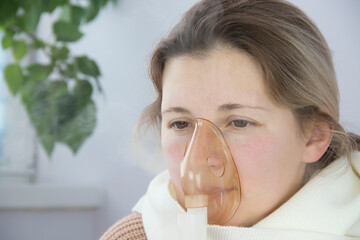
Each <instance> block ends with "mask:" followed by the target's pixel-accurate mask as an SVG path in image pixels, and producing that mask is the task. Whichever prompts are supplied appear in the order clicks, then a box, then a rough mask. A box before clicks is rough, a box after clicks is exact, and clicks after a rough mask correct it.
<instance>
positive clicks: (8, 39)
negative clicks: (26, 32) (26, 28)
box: [1, 34, 13, 49]
mask: <svg viewBox="0 0 360 240" xmlns="http://www.w3.org/2000/svg"><path fill="white" fill-rule="evenodd" d="M1 43H2V47H3V49H7V48H9V47H11V45H12V43H13V38H12V37H11V36H10V35H8V34H5V35H4V37H3V38H2V41H1Z"/></svg>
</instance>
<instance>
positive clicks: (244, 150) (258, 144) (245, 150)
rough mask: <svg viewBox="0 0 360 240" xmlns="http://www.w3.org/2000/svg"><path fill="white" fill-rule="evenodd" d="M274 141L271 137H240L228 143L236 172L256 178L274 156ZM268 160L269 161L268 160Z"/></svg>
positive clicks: (266, 167)
mask: <svg viewBox="0 0 360 240" xmlns="http://www.w3.org/2000/svg"><path fill="white" fill-rule="evenodd" d="M274 145H276V144H274V142H273V139H271V138H265V137H261V138H249V139H241V140H240V141H237V142H234V143H233V144H231V145H230V149H231V153H232V155H233V158H234V161H235V164H236V166H237V169H238V172H239V174H240V175H241V176H243V177H245V176H246V177H249V178H257V175H259V174H260V173H261V174H262V172H263V170H266V169H267V170H270V169H269V168H268V167H270V166H267V165H271V164H270V161H271V160H270V159H272V158H273V157H274V156H273V155H274ZM269 160H270V161H269Z"/></svg>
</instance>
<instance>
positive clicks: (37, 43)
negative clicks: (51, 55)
mask: <svg viewBox="0 0 360 240" xmlns="http://www.w3.org/2000/svg"><path fill="white" fill-rule="evenodd" d="M45 46H46V44H45V42H44V41H43V40H40V39H36V40H35V41H33V42H32V43H31V47H32V48H35V49H40V48H44V47H45Z"/></svg>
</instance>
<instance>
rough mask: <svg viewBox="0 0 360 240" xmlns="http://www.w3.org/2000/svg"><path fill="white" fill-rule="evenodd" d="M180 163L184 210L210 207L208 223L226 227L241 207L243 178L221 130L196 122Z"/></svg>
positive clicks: (206, 122) (212, 125) (208, 123)
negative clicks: (241, 181) (240, 177)
mask: <svg viewBox="0 0 360 240" xmlns="http://www.w3.org/2000/svg"><path fill="white" fill-rule="evenodd" d="M194 125H195V126H194V132H193V134H192V136H191V139H190V140H189V141H188V144H187V148H186V151H185V157H184V159H183V161H182V162H181V168H180V171H181V172H180V174H181V185H182V188H183V191H184V194H185V207H186V208H187V209H189V208H201V207H207V219H208V223H209V224H217V225H225V224H226V223H227V222H228V221H229V220H230V219H231V218H232V217H233V216H234V214H235V212H236V210H237V208H238V206H239V204H240V179H239V175H238V172H237V169H236V165H235V163H234V160H233V157H232V155H231V152H230V149H229V147H228V145H227V143H226V141H225V138H224V136H223V134H222V132H221V130H220V129H219V128H218V127H217V126H216V125H215V124H213V123H212V122H210V121H208V120H205V119H196V120H195V123H194Z"/></svg>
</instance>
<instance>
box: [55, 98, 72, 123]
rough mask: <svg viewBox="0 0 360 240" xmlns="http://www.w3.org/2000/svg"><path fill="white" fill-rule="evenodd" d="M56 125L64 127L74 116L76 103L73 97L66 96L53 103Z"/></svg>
mask: <svg viewBox="0 0 360 240" xmlns="http://www.w3.org/2000/svg"><path fill="white" fill-rule="evenodd" d="M55 108H56V109H55V111H56V113H57V119H56V120H57V121H58V125H64V124H66V123H67V122H68V121H70V120H71V119H73V118H74V117H75V115H76V109H77V102H76V99H75V97H74V96H72V95H70V94H67V95H64V96H61V97H59V98H58V99H57V101H56V102H55Z"/></svg>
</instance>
